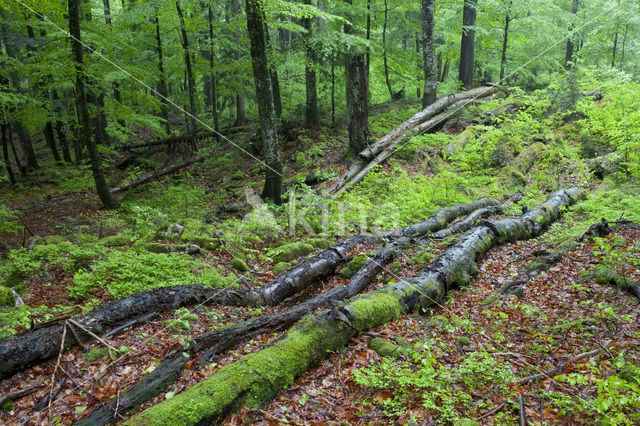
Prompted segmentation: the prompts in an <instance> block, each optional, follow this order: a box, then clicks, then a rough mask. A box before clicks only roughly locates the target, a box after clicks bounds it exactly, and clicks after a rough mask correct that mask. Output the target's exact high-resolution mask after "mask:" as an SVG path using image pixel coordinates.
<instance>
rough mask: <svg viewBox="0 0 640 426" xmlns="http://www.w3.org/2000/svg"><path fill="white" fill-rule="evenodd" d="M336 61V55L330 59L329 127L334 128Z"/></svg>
mask: <svg viewBox="0 0 640 426" xmlns="http://www.w3.org/2000/svg"><path fill="white" fill-rule="evenodd" d="M336 61H337V54H335V55H333V57H332V58H331V127H335V126H336Z"/></svg>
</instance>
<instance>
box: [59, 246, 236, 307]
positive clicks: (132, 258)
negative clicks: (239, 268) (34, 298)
mask: <svg viewBox="0 0 640 426" xmlns="http://www.w3.org/2000/svg"><path fill="white" fill-rule="evenodd" d="M236 281H237V278H236V277H235V276H234V275H233V274H231V275H229V276H228V277H224V276H222V275H220V274H219V273H218V272H217V271H216V270H215V269H214V268H213V267H211V266H209V265H206V264H204V263H201V262H198V261H196V260H193V259H191V258H188V257H184V256H181V255H178V254H175V253H172V254H169V255H164V254H156V253H148V252H139V253H138V252H135V251H133V250H129V251H112V252H110V253H109V254H108V255H107V257H106V260H104V261H101V262H98V263H97V264H95V265H94V266H93V268H92V270H91V271H81V272H78V273H76V274H75V276H74V277H73V285H72V286H70V287H69V294H70V295H71V296H72V297H76V298H83V297H86V296H88V295H90V294H91V293H92V292H94V291H96V290H101V289H104V290H105V291H106V293H107V294H109V295H110V296H112V297H114V298H116V299H120V298H123V297H126V296H130V295H132V294H135V293H138V292H140V291H142V290H150V289H154V288H158V287H168V286H173V285H184V284H196V283H197V284H205V285H209V286H212V287H217V288H223V287H227V286H230V285H233V284H234V283H236Z"/></svg>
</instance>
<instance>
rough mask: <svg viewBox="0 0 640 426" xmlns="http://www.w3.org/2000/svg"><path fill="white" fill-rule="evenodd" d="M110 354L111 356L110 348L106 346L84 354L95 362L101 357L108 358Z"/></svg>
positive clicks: (89, 360)
mask: <svg viewBox="0 0 640 426" xmlns="http://www.w3.org/2000/svg"><path fill="white" fill-rule="evenodd" d="M108 356H109V349H107V348H106V347H104V346H99V347H97V348H93V349H91V350H90V351H89V352H87V353H86V354H85V355H84V357H85V358H86V360H87V361H88V362H94V361H97V360H99V359H102V358H106V357H108Z"/></svg>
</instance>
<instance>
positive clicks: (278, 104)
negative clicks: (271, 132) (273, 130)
mask: <svg viewBox="0 0 640 426" xmlns="http://www.w3.org/2000/svg"><path fill="white" fill-rule="evenodd" d="M262 19H263V21H264V34H265V38H266V40H267V53H271V52H273V48H272V46H271V36H270V35H269V26H268V25H267V18H266V17H264V16H263V18H262ZM267 58H268V55H267ZM269 73H270V74H271V85H272V86H273V105H274V107H275V111H276V117H278V118H280V117H281V116H282V96H281V94H280V79H279V78H278V68H277V67H276V66H275V65H273V64H270V65H269Z"/></svg>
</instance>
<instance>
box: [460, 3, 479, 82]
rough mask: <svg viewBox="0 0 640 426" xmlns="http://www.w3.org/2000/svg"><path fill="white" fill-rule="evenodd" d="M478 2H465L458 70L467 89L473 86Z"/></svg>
mask: <svg viewBox="0 0 640 426" xmlns="http://www.w3.org/2000/svg"><path fill="white" fill-rule="evenodd" d="M477 5H478V3H477V0H464V6H463V8H462V38H461V40H460V66H459V68H458V80H459V81H461V82H462V84H463V86H464V88H465V89H467V90H469V89H471V87H472V86H473V66H474V63H473V56H474V55H473V54H474V50H475V35H476V31H475V30H474V29H473V26H474V25H475V24H476V7H477Z"/></svg>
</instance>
